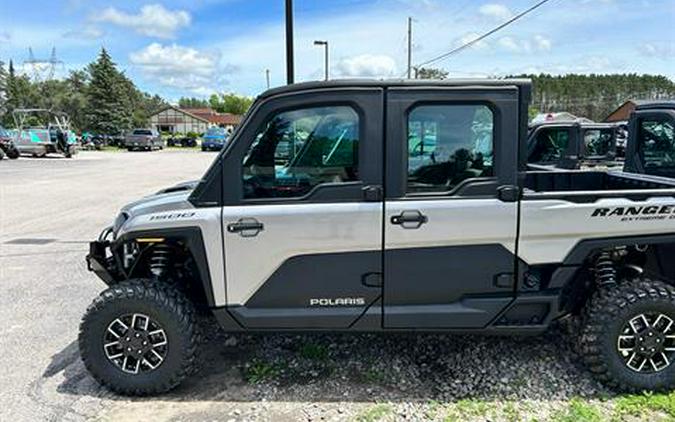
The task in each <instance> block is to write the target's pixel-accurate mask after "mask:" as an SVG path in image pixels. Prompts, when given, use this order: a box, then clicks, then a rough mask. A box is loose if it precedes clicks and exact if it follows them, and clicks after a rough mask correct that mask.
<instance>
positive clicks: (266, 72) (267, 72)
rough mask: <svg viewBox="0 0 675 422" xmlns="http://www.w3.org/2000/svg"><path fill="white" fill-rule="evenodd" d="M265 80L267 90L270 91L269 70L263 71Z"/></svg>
mask: <svg viewBox="0 0 675 422" xmlns="http://www.w3.org/2000/svg"><path fill="white" fill-rule="evenodd" d="M265 80H266V81H267V89H270V70H269V69H265Z"/></svg>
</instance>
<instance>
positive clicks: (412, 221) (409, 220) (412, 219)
mask: <svg viewBox="0 0 675 422" xmlns="http://www.w3.org/2000/svg"><path fill="white" fill-rule="evenodd" d="M390 221H391V224H396V225H399V226H401V227H403V228H404V229H419V228H420V227H421V226H422V224H425V223H427V222H428V221H429V219H428V218H427V216H426V215H424V214H422V213H421V212H419V211H417V210H409V211H403V212H402V213H400V214H399V215H394V216H392V217H391V220H390Z"/></svg>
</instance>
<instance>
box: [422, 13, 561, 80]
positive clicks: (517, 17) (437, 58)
mask: <svg viewBox="0 0 675 422" xmlns="http://www.w3.org/2000/svg"><path fill="white" fill-rule="evenodd" d="M549 1H550V0H541V1H539V2H538V3H536V4H534V5H533V6H531V7H530V8H528V9H526V10H524V11H522V12H520V13H519V14H517V15H516V16H514V17H512V18H511V19H509V20H507V21H506V22H504V23H502V24H501V25H499V26H497V27H495V28H493V29H491V30H489V31H488V32H486V33H484V34H483V35H481V36H479V37H477V38H474V39H473V40H471V41H469V42H467V43H465V44H462V45H461V46H459V47H457V48H454V49H452V50H450V51H448V52H447V53H443V54H441V55H440V56H436V57H434V58H433V59H430V60H427V61H425V62H423V63H420V64H418V65H417V67H422V66H428V65H430V64H432V63H434V62H437V61H439V60H442V59H445V58H446V57H449V56H452V55H454V54H457V53H459V52H460V51H462V50H465V49H467V48H469V47H471V46H472V45H474V44H476V43H477V42H479V41H481V40H483V39H485V38H487V37H489V36H490V35H492V34H494V33H495V32H497V31H499V30H501V29H503V28H505V27H507V26H509V25H510V24H512V23H513V22H515V21H517V20H518V19H520V18H522V17H523V16H525V15H527V14H528V13H530V12H532V11H533V10H535V9H538V8H539V7H541V6H543V5H544V4H546V3H548V2H549Z"/></svg>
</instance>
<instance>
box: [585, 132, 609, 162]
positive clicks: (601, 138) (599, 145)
mask: <svg viewBox="0 0 675 422" xmlns="http://www.w3.org/2000/svg"><path fill="white" fill-rule="evenodd" d="M614 143H615V141H614V134H613V131H612V129H588V130H586V131H585V132H584V145H585V146H586V153H587V154H588V155H590V156H606V155H609V154H610V153H611V152H612V150H613V149H614Z"/></svg>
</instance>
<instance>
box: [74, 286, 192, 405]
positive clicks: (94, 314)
mask: <svg viewBox="0 0 675 422" xmlns="http://www.w3.org/2000/svg"><path fill="white" fill-rule="evenodd" d="M200 332H201V330H200V329H199V325H198V316H197V314H196V310H195V308H194V305H193V304H192V303H191V302H190V300H189V299H188V297H186V296H185V294H184V293H183V292H181V291H180V290H179V289H178V288H177V287H174V286H170V285H167V284H163V283H155V282H152V281H150V280H145V279H132V280H128V281H124V282H121V283H119V284H114V285H112V286H110V287H109V288H108V289H107V290H105V291H104V292H103V293H101V294H100V295H99V296H98V297H97V298H96V299H95V300H94V302H93V303H92V304H91V305H90V306H89V308H88V309H87V312H86V314H85V315H84V317H83V318H82V323H81V324H80V335H79V346H80V355H81V356H82V361H83V363H84V366H85V367H86V368H87V370H88V371H89V373H90V374H91V375H92V376H93V377H94V378H95V379H96V380H97V381H98V382H99V383H101V384H103V385H105V386H106V387H108V388H109V389H111V390H113V391H115V392H117V393H120V394H126V395H134V396H138V395H147V394H158V393H162V392H165V391H168V390H170V389H172V388H174V387H175V386H177V385H178V384H180V383H181V382H182V381H183V380H184V379H185V378H186V377H187V376H189V375H190V374H193V373H195V372H196V370H197V363H198V359H197V349H198V346H199V343H200V337H201V334H200Z"/></svg>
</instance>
